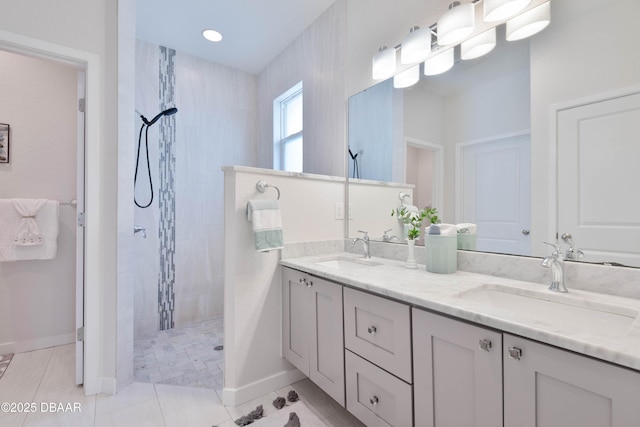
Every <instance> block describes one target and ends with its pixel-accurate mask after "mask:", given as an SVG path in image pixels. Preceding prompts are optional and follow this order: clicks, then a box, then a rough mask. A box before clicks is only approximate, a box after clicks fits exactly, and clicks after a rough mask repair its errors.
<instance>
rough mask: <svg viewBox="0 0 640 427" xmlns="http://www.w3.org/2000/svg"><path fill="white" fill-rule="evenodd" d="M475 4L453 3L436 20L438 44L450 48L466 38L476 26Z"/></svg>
mask: <svg viewBox="0 0 640 427" xmlns="http://www.w3.org/2000/svg"><path fill="white" fill-rule="evenodd" d="M475 10H476V7H475V4H473V3H465V4H460V2H458V1H455V2H453V3H451V4H450V5H449V10H448V11H446V12H445V13H444V15H442V16H441V17H440V19H438V44H439V45H441V46H450V45H453V44H457V43H459V42H461V41H462V40H464V39H465V38H467V37H468V36H469V35H470V34H471V33H472V32H473V30H474V28H475V24H476V16H475Z"/></svg>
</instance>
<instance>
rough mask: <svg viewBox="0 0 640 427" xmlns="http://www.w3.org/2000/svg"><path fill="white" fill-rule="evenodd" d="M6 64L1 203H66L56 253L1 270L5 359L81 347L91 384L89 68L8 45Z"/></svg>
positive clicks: (0, 345)
mask: <svg viewBox="0 0 640 427" xmlns="http://www.w3.org/2000/svg"><path fill="white" fill-rule="evenodd" d="M0 56H1V59H0V61H2V64H3V67H2V69H1V70H0V75H1V76H0V79H1V80H2V82H1V83H0V84H1V85H2V90H1V92H2V94H3V102H2V105H0V121H6V122H8V123H9V124H10V125H11V128H10V129H11V131H10V135H9V136H10V138H11V139H10V140H11V145H9V146H8V147H7V150H8V152H9V153H10V154H11V155H10V161H9V162H6V163H3V164H2V165H0V175H1V177H2V178H1V180H2V182H3V184H6V185H3V187H2V189H1V190H0V198H1V199H15V198H21V199H46V200H49V201H57V202H58V204H57V222H56V223H55V230H56V232H57V237H56V238H55V239H53V238H52V239H51V240H50V242H49V244H48V247H52V246H54V247H55V251H54V252H51V253H48V254H47V255H46V256H44V257H37V256H33V257H29V258H28V259H21V260H19V261H17V262H7V263H1V264H0V282H2V284H3V289H2V291H0V293H1V294H2V297H0V299H1V300H2V301H3V304H5V305H6V306H5V307H1V308H0V311H1V312H2V313H3V314H2V315H1V316H0V323H2V324H3V327H2V328H0V354H2V353H5V352H10V353H25V352H31V351H34V350H40V349H44V348H49V347H58V346H65V345H72V346H75V351H74V352H72V353H75V355H76V357H75V378H76V383H77V384H83V383H84V343H83V337H82V332H83V330H82V327H83V326H84V277H85V269H84V265H85V263H84V254H85V250H84V228H83V226H82V224H81V223H80V222H79V221H78V215H79V214H80V216H82V215H81V214H82V213H83V212H84V201H85V198H84V192H85V174H84V171H85V161H84V159H85V141H86V138H85V135H86V132H85V121H84V114H85V113H84V101H85V93H86V92H85V89H86V68H85V67H84V66H83V65H81V64H76V63H71V62H70V61H69V60H68V58H65V59H64V60H63V59H57V58H56V57H55V55H45V54H43V53H42V52H38V53H37V54H36V52H35V51H34V49H29V48H26V47H24V48H19V47H16V46H15V45H12V46H10V48H8V47H7V46H6V45H4V44H3V41H2V40H0ZM50 203H51V202H47V204H45V206H48V205H49V204H50ZM54 218H55V217H54ZM39 221H42V219H40V220H39ZM42 226H43V224H42V223H41V224H40V227H42ZM41 231H42V230H41ZM43 233H44V231H43ZM5 316H6V317H7V319H4V317H5Z"/></svg>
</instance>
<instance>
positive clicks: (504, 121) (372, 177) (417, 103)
mask: <svg viewBox="0 0 640 427" xmlns="http://www.w3.org/2000/svg"><path fill="white" fill-rule="evenodd" d="M638 3H639V2H636V1H635V0H616V1H613V2H612V1H606V0H560V1H558V0H556V1H552V24H551V25H550V26H549V28H547V29H546V30H545V32H543V33H540V34H538V35H536V36H534V37H533V38H531V39H529V40H521V41H517V42H506V41H504V28H502V27H498V45H497V46H496V48H495V49H494V50H493V51H492V52H490V53H489V54H488V55H486V56H484V57H482V58H479V59H476V60H471V61H461V60H457V61H456V64H455V66H454V67H453V68H452V69H451V70H450V71H448V72H447V73H445V74H442V75H439V76H431V77H425V76H421V80H420V81H419V83H417V84H416V85H414V86H412V87H410V88H406V89H395V88H394V87H393V83H392V79H389V80H386V81H383V82H380V83H378V84H376V85H375V86H372V87H370V88H368V89H366V90H365V91H363V92H360V93H358V94H356V95H354V96H352V97H351V98H350V99H349V120H348V123H349V125H348V126H349V129H348V131H349V138H348V144H349V149H350V153H348V159H350V160H349V200H350V206H349V207H350V216H349V218H350V221H349V228H348V230H349V231H348V235H349V237H355V236H356V235H357V234H358V233H357V231H358V230H361V229H365V228H366V229H367V231H369V233H370V235H371V237H372V238H373V239H381V238H382V236H383V234H384V233H385V232H387V236H394V235H397V236H399V237H400V238H401V237H402V236H401V233H402V230H401V227H402V226H401V224H399V223H398V221H397V219H395V218H392V217H391V216H390V211H391V210H392V209H393V208H396V207H399V206H400V205H401V200H400V197H393V196H392V195H393V194H398V195H400V193H402V194H407V193H410V194H411V198H410V199H407V198H405V199H404V201H405V203H408V204H411V205H415V206H418V207H424V206H433V207H436V208H437V209H438V211H439V212H440V213H441V218H442V220H443V222H447V223H462V222H465V223H466V222H471V223H475V224H477V226H478V238H477V247H476V249H477V250H479V251H484V252H495V253H507V254H517V255H531V256H542V255H544V254H546V251H547V248H545V247H544V246H543V245H542V241H552V240H555V239H556V233H557V237H558V238H560V237H561V236H562V235H563V234H565V233H566V234H565V235H571V240H572V241H573V242H575V245H576V247H577V248H578V249H581V250H582V251H583V252H584V254H585V256H584V258H582V261H585V262H610V263H619V264H624V265H628V266H636V267H638V266H640V215H639V214H638V212H640V187H638V185H637V183H638V182H640V168H638V167H637V166H635V165H636V164H637V161H638V159H640V128H639V127H638V126H637V123H639V122H640V94H639V93H640V86H638V85H639V84H640V60H639V59H638V56H637V55H636V54H635V53H634V48H633V47H632V46H633V45H632V43H631V42H630V40H633V39H636V40H637V39H638V37H639V36H640V30H638V29H637V26H635V24H633V23H632V20H631V19H630V18H629V16H630V15H633V14H636V16H639V15H638V13H640V6H639V5H638ZM603 22H607V28H608V29H607V35H603V34H602V33H600V35H599V36H596V35H594V34H593V32H594V28H597V27H598V26H599V25H602V23H603ZM634 28H636V29H634ZM599 37H600V38H599ZM602 37H604V40H603V39H602ZM603 61H604V62H605V63H603ZM353 157H355V160H354V159H353ZM376 194H377V195H378V196H379V197H377V196H376ZM382 201H383V202H382ZM363 204H366V208H364V206H361V205H363ZM372 210H373V212H372ZM365 213H366V214H365ZM374 217H375V219H374ZM389 230H391V231H389ZM401 240H402V239H400V241H401ZM392 241H393V242H398V241H399V240H396V239H393V240H392ZM564 244H565V245H567V243H564Z"/></svg>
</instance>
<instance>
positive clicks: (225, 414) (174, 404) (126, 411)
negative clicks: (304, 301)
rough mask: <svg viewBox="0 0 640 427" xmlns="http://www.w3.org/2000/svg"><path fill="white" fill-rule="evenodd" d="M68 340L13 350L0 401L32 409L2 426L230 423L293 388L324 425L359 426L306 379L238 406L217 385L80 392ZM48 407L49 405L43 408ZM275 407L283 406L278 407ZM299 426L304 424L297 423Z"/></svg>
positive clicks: (7, 416)
mask: <svg viewBox="0 0 640 427" xmlns="http://www.w3.org/2000/svg"><path fill="white" fill-rule="evenodd" d="M74 354H75V346H74V345H73V344H71V345H66V346H60V347H53V348H46V349H43V350H37V351H32V352H28V353H19V354H16V355H15V356H14V358H13V360H12V362H11V364H10V365H9V367H8V368H7V371H6V373H5V375H4V376H3V377H2V378H1V379H0V402H15V403H18V402H20V403H23V404H24V403H27V404H28V403H29V402H33V404H34V405H35V408H36V409H37V410H36V411H35V412H30V413H26V412H24V411H23V412H15V413H11V412H3V411H0V426H2V427H57V426H60V427H145V426H148V427H174V426H175V427H192V426H193V427H209V426H212V425H216V426H219V427H234V426H235V423H234V420H235V419H237V418H238V417H239V416H241V415H245V414H246V413H247V412H249V411H250V410H252V409H254V408H255V407H256V406H257V405H259V404H262V405H263V406H264V409H265V413H266V416H268V415H270V414H272V413H275V412H276V411H277V409H275V407H274V406H273V403H272V402H273V400H274V399H275V398H276V397H278V396H286V395H287V393H288V392H289V391H290V390H295V391H296V392H297V393H298V395H299V396H300V400H301V401H302V402H304V403H305V405H306V406H307V407H308V408H309V409H310V410H311V411H312V412H313V413H314V414H315V415H316V416H317V417H318V418H319V419H320V420H321V422H322V425H324V426H327V427H363V426H364V424H362V423H360V422H359V421H358V420H356V419H355V418H354V417H353V416H352V415H351V414H349V413H348V412H347V411H345V410H344V409H343V408H342V407H340V406H339V405H338V404H337V403H336V402H334V401H333V400H332V399H331V398H330V397H329V396H327V395H326V394H325V393H324V392H323V391H322V390H320V389H319V388H318V387H317V386H316V385H314V384H313V383H312V382H311V381H309V380H303V381H300V382H297V383H295V384H292V385H290V386H288V387H285V388H282V389H279V390H275V391H273V392H271V393H269V394H267V395H265V396H263V397H261V398H259V399H256V400H254V401H251V402H248V403H246V404H245V405H241V406H238V407H228V406H224V405H222V403H221V401H220V395H219V390H212V389H207V388H201V387H183V386H176V385H169V384H151V383H142V382H135V383H133V384H131V385H130V386H128V387H126V388H125V389H124V390H122V391H121V392H120V393H118V394H115V395H104V394H101V395H97V396H88V397H87V396H85V395H84V393H83V391H82V387H79V386H76V385H75V368H74V365H75V356H74ZM49 402H53V403H57V404H59V403H62V404H66V403H71V404H78V405H79V406H80V409H81V410H80V411H73V412H71V411H66V412H62V411H59V410H57V411H52V410H44V411H43V410H42V406H41V405H42V404H43V403H45V404H47V403H49ZM47 407H49V406H47ZM49 408H50V407H49ZM281 410H286V408H283V409H281ZM303 427H304V426H303Z"/></svg>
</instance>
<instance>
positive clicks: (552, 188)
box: [547, 85, 640, 242]
mask: <svg viewBox="0 0 640 427" xmlns="http://www.w3.org/2000/svg"><path fill="white" fill-rule="evenodd" d="M635 94H640V85H631V86H626V87H622V88H619V89H613V90H610V91H605V92H600V93H596V94H593V95H589V96H586V97H583V98H576V99H573V100H570V101H565V102H560V103H557V104H552V105H551V106H550V107H549V188H548V189H547V193H548V194H549V212H548V220H549V229H548V230H549V231H548V235H547V241H548V242H555V241H556V240H557V235H558V167H559V165H558V116H559V114H560V113H561V112H562V111H564V110H569V109H571V108H576V107H582V106H585V105H588V104H594V103H596V102H603V101H609V100H612V99H616V98H620V97H623V96H629V95H635Z"/></svg>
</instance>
